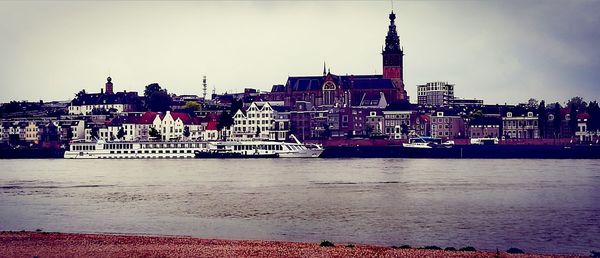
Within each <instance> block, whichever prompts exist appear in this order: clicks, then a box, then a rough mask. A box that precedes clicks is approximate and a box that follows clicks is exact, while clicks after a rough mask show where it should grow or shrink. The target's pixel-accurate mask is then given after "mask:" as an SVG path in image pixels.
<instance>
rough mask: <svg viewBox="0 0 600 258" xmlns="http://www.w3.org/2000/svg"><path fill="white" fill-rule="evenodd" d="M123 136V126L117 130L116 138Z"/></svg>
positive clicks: (120, 138)
mask: <svg viewBox="0 0 600 258" xmlns="http://www.w3.org/2000/svg"><path fill="white" fill-rule="evenodd" d="M123 137H125V129H123V127H121V128H119V131H118V132H117V139H119V140H122V139H123Z"/></svg>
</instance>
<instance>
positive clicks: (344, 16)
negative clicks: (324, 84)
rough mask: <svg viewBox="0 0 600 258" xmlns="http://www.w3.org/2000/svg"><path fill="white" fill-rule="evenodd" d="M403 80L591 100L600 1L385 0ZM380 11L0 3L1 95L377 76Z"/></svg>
mask: <svg viewBox="0 0 600 258" xmlns="http://www.w3.org/2000/svg"><path fill="white" fill-rule="evenodd" d="M395 7H396V13H397V17H398V18H397V25H398V30H399V31H398V32H399V35H400V39H401V42H402V45H403V46H404V48H405V54H406V55H405V77H406V81H405V84H406V85H407V90H408V91H409V94H410V95H411V96H412V97H413V100H416V98H415V95H416V85H417V84H422V83H425V82H430V81H438V80H440V81H448V82H450V83H454V84H456V94H457V95H458V96H462V97H469V98H483V99H484V100H486V102H487V103H504V102H508V103H517V102H523V101H526V100H527V99H529V98H530V97H535V98H538V99H546V100H547V102H549V101H564V100H566V99H568V98H570V97H571V96H574V95H581V96H586V99H600V98H599V97H600V96H599V93H598V92H600V91H599V90H598V89H599V87H598V83H597V82H598V81H600V73H598V72H597V71H599V68H600V58H598V57H599V56H600V50H599V48H598V47H597V46H598V45H600V31H599V30H597V28H598V27H600V20H599V14H600V12H599V11H600V8H599V7H600V2H597V1H567V2H565V1H502V2H490V1H465V2H457V1H451V2H444V1H441V2H429V1H425V2H416V1H414V2H412V1H408V2H399V3H396V5H395ZM388 13H389V3H388V2H385V1H381V2H374V1H351V2H343V3H342V2H334V1H331V2H319V1H314V2H312V1H301V2H287V1H286V2H263V1H257V2H239V1H232V2H224V3H223V2H204V1H202V2H193V1H191V2H118V1H117V2H70V1H67V2H52V3H48V2H1V3H0V33H2V35H3V37H0V90H1V92H2V94H1V95H0V101H9V100H13V99H30V100H36V99H40V98H42V99H45V100H51V99H68V98H71V97H72V96H73V94H74V93H76V92H78V91H79V90H80V89H82V88H85V89H86V90H88V91H98V90H99V89H100V87H102V85H103V84H104V79H105V78H106V76H108V74H110V75H111V76H112V77H113V81H114V83H115V88H116V90H123V89H126V90H128V91H142V89H143V87H144V86H145V85H146V84H148V83H151V82H159V83H161V85H163V86H164V87H167V88H168V89H169V90H170V91H171V92H175V93H181V94H201V80H202V75H207V76H208V81H209V85H210V86H209V87H211V88H212V87H213V86H215V87H216V88H217V91H218V92H224V91H230V92H231V91H239V90H242V89H243V88H244V87H253V88H260V89H263V90H269V89H270V88H271V85H273V84H280V83H284V82H285V80H286V77H287V76H288V75H318V74H320V72H321V70H322V64H323V61H326V62H327V64H328V66H330V67H331V69H332V72H334V73H339V74H370V73H375V72H377V73H381V70H382V67H381V55H380V51H381V45H382V44H383V43H384V37H385V33H386V32H387V25H388V23H389V21H388V19H387V14H388Z"/></svg>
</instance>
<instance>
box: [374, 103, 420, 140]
mask: <svg viewBox="0 0 600 258" xmlns="http://www.w3.org/2000/svg"><path fill="white" fill-rule="evenodd" d="M413 114H415V111H412V110H384V111H383V118H384V130H385V134H386V135H388V136H389V137H390V139H406V137H407V136H406V135H403V134H402V125H406V126H407V127H410V126H411V122H410V120H411V119H410V118H411V116H413ZM421 136H423V135H421Z"/></svg>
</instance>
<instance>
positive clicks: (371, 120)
mask: <svg viewBox="0 0 600 258" xmlns="http://www.w3.org/2000/svg"><path fill="white" fill-rule="evenodd" d="M366 123H367V128H369V131H370V135H372V136H376V135H383V134H384V130H385V129H384V119H383V111H381V110H371V111H369V115H368V116H367V117H366Z"/></svg>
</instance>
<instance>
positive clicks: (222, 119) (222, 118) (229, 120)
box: [217, 111, 233, 131]
mask: <svg viewBox="0 0 600 258" xmlns="http://www.w3.org/2000/svg"><path fill="white" fill-rule="evenodd" d="M231 125H233V117H232V115H230V114H229V113H227V112H225V111H223V113H221V114H220V115H219V120H217V129H218V130H219V131H221V130H223V128H227V127H230V126H231Z"/></svg>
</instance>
